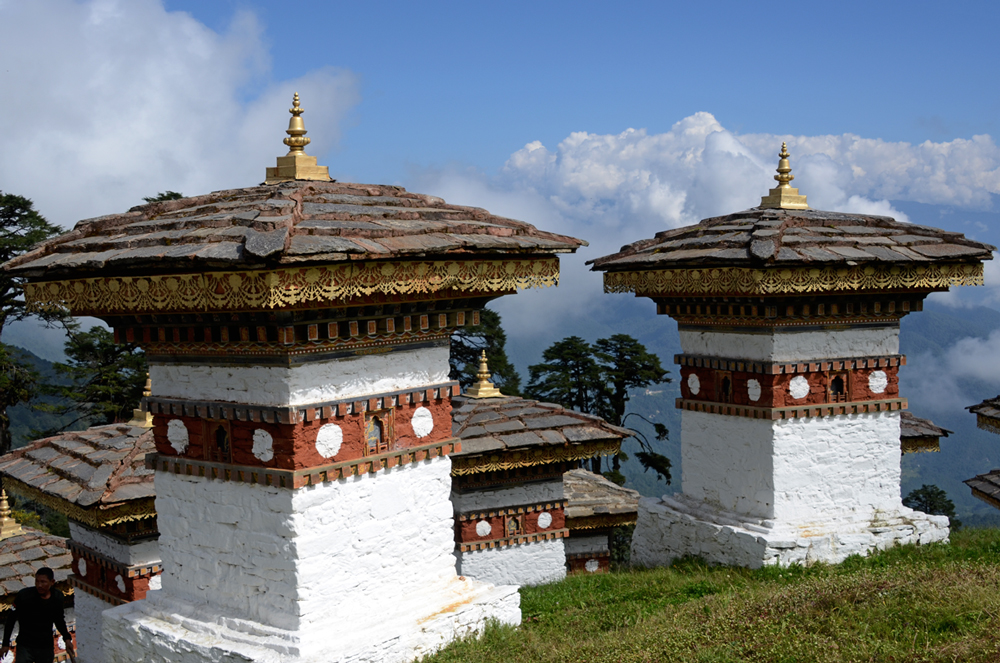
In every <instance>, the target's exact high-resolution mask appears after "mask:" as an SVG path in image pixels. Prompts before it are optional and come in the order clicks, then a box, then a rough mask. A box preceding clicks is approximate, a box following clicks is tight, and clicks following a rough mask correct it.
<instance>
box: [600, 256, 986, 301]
mask: <svg viewBox="0 0 1000 663" xmlns="http://www.w3.org/2000/svg"><path fill="white" fill-rule="evenodd" d="M982 284H983V265H982V263H958V264H933V265H922V264H914V263H908V264H905V265H871V264H869V265H854V266H838V267H766V268H754V267H704V268H693V267H692V268H682V269H657V270H645V271H635V272H605V274H604V292H634V293H636V294H637V295H640V296H647V297H653V296H657V295H785V294H802V293H814V292H844V291H852V292H858V291H865V290H878V291H883V290H913V289H917V290H925V289H926V290H936V289H942V288H947V287H949V286H957V285H982Z"/></svg>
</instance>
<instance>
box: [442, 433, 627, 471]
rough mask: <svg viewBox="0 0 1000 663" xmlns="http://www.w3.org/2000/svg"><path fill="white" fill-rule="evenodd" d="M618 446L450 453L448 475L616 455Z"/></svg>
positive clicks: (606, 443) (589, 444)
mask: <svg viewBox="0 0 1000 663" xmlns="http://www.w3.org/2000/svg"><path fill="white" fill-rule="evenodd" d="M620 448H621V440H597V441H595V442H584V443H582V444H573V445H568V446H563V447H535V448H532V449H518V450H516V451H515V450H512V449H508V450H506V451H503V452H495V453H487V454H483V455H481V456H465V455H461V456H452V457H451V475H452V476H453V477H458V476H465V475H469V474H480V473H482V472H499V471H502V470H515V469H518V468H522V467H531V466H533V465H549V464H551V463H561V462H564V461H569V460H583V459H584V458H593V457H594V456H610V455H614V454H617V453H618V451H619V449H620Z"/></svg>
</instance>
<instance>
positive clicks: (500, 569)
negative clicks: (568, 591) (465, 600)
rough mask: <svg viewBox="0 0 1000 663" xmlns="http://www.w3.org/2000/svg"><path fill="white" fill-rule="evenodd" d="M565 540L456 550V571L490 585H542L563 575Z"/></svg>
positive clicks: (564, 574) (560, 578)
mask: <svg viewBox="0 0 1000 663" xmlns="http://www.w3.org/2000/svg"><path fill="white" fill-rule="evenodd" d="M564 540H565V539H551V540H549V541H535V542H532V543H521V544H518V545H513V546H504V547H502V548H488V549H486V550H473V551H470V552H464V553H457V555H458V572H459V573H460V574H461V575H463V576H465V577H467V578H474V579H476V580H479V581H482V582H488V583H492V584H494V585H529V586H530V585H543V584H545V583H549V582H556V581H558V580H562V579H563V578H565V577H566V548H565V547H564V546H563V541H564Z"/></svg>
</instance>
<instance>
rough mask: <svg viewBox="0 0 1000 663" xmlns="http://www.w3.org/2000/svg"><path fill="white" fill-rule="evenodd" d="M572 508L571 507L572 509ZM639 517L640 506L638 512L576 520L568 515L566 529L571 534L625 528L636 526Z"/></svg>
mask: <svg viewBox="0 0 1000 663" xmlns="http://www.w3.org/2000/svg"><path fill="white" fill-rule="evenodd" d="M572 508H573V507H570V509H572ZM638 517H639V513H638V506H637V507H636V511H629V512H625V513H601V514H597V515H593V516H577V517H575V518H574V517H572V516H570V515H569V514H566V527H567V529H569V531H571V532H572V531H575V530H583V529H604V528H606V527H624V526H626V525H635V523H636V520H637V519H638Z"/></svg>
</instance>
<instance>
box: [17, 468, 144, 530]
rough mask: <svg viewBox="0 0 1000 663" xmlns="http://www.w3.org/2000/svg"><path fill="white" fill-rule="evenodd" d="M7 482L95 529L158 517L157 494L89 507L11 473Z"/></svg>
mask: <svg viewBox="0 0 1000 663" xmlns="http://www.w3.org/2000/svg"><path fill="white" fill-rule="evenodd" d="M3 485H4V488H6V489H7V490H9V491H10V492H12V493H14V494H15V495H18V496H19V497H22V498H24V499H26V500H29V501H31V502H36V503H38V504H41V505H42V506H45V507H48V508H50V509H52V510H53V511H57V512H59V513H62V514H64V515H65V516H66V517H67V518H69V519H70V520H75V521H77V522H78V523H82V524H84V525H88V526H90V527H93V528H94V529H101V528H107V527H111V526H112V525H117V524H118V523H126V522H133V521H137V520H145V519H146V518H155V517H156V504H155V498H153V497H143V498H140V499H137V500H130V501H128V502H122V503H119V504H116V505H113V506H110V507H104V508H102V507H96V508H91V509H85V508H83V507H81V506H79V505H77V504H75V503H74V502H70V501H69V500H67V499H63V498H61V497H56V496H55V495H52V494H50V493H47V492H45V491H42V490H39V489H38V488H35V487H34V486H31V485H29V484H26V483H24V482H23V481H19V480H17V479H15V478H14V477H12V476H10V475H7V476H4V478H3Z"/></svg>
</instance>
